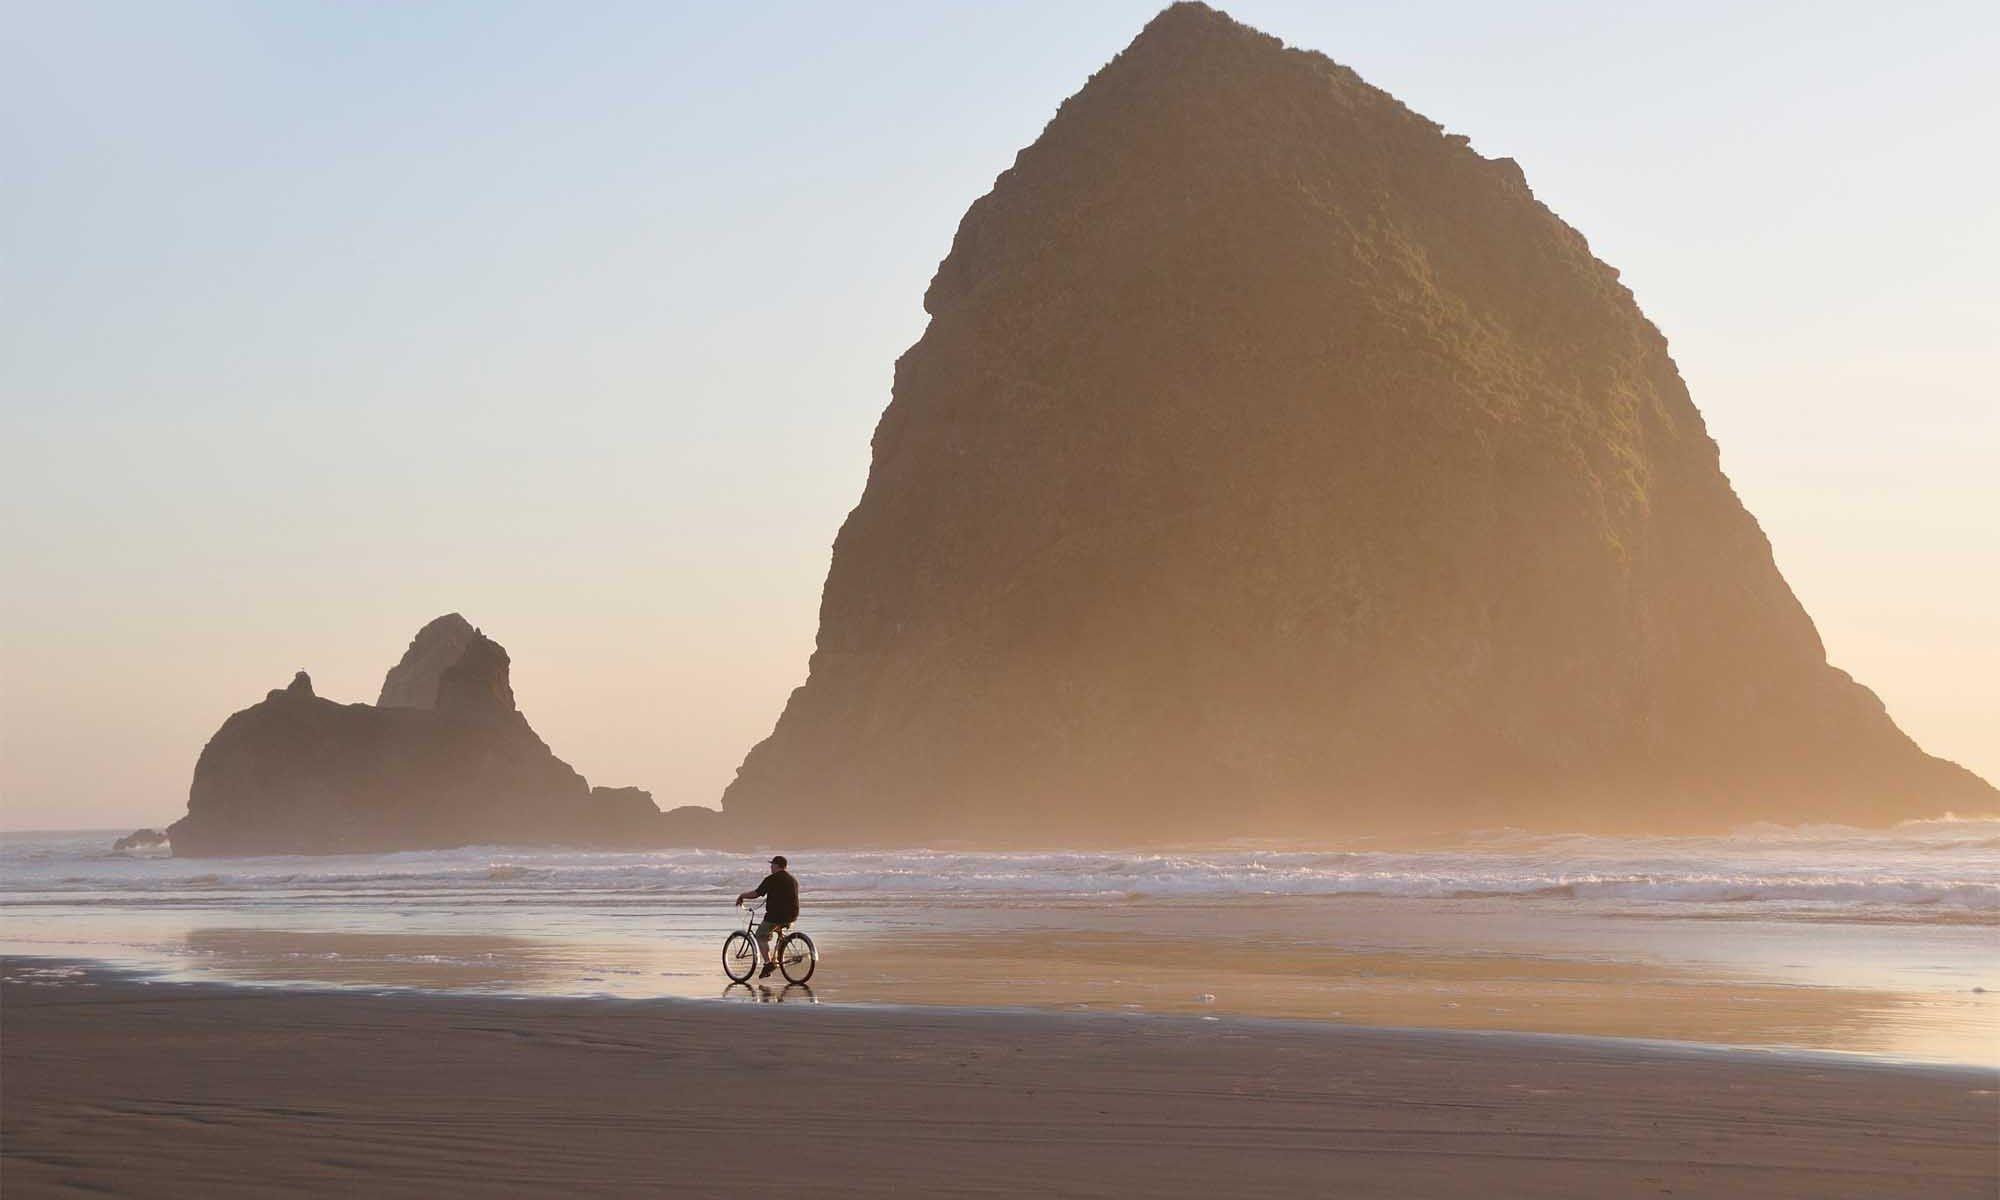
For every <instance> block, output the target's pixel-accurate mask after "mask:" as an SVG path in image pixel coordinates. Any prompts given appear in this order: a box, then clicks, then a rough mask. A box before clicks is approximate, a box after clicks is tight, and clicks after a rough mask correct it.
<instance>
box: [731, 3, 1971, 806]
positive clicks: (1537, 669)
mask: <svg viewBox="0 0 2000 1200" xmlns="http://www.w3.org/2000/svg"><path fill="white" fill-rule="evenodd" d="M924 306H925V308H926V309H927V310H928V311H929V313H930V314H931V318H932V319H931V323H930V326H929V328H928V329H927V330H926V332H925V333H924V335H923V337H922V339H921V340H920V341H918V342H917V344H916V345H915V346H914V347H912V348H911V349H910V350H909V352H908V353H907V354H905V355H904V356H903V358H902V359H901V361H899V362H898V363H897V366H896V378H895V388H894V394H893V398H892V399H891V401H890V403H889V406H888V409H887V411H886V412H885V413H884V414H883V416H882V420H881V423H880V425H879V426H878V428H877V429H876V432H875V439H874V447H873V448H874V460H873V465H872V468H871V470H870V473H869V477H868V484H867V489H866V491H865V492H864V494H863V495H862V497H861V501H860V503H859V505H857V506H856V508H855V509H854V511H853V513H852V514H851V515H850V516H849V517H848V519H847V523H846V524H845V526H844V527H843V528H842V529H841V531H840V536H839V538H838V540H837V541H836V542H835V543H834V550H833V562H832V567H831V570H830V572H829V574H828V577H827V581H826V590H825V594H824V597H823V601H822V605H821V611H820V628H819V643H818V649H817V652H816V653H815V654H814V655H813V658H812V663H811V669H810V676H809V678H808V679H807V681H806V683H805V685H804V686H803V687H801V688H799V689H798V690H797V691H795V692H794V693H793V695H792V698H791V701H790V703H789V704H788V706H787V707H786V709H785V712H784V714H783V716H782V718H781V719H780V720H779V722H778V724H777V728H776V729H775V731H774V732H773V733H772V734H771V736H770V737H769V738H768V739H767V740H766V741H764V742H763V743H762V744H760V745H759V746H757V747H756V748H755V749H754V750H753V751H752V752H751V753H750V755H749V757H748V758H747V759H746V760H745V762H744V764H743V766H742V769H741V771H740V772H739V774H738V776H737V779H736V781H735V783H734V784H733V785H732V786H731V787H730V789H729V791H728V793H727V795H726V796H725V799H724V807H725V811H726V814H727V816H728V817H729V819H730V820H731V822H732V824H733V825H737V826H738V827H743V828H757V829H771V830H784V831H785V832H786V835H787V837H788V838H790V839H793V840H807V839H811V840H819V841H829V842H890V843H909V842H918V841H931V840H945V839H955V840H971V841H991V842H1011V843H1047V842H1057V841H1065V842H1075V841H1098V842H1158V841H1163V840H1176V839H1192V838H1206V837H1217V836H1230V835H1243V834H1251V835H1279V836H1324V835H1340V834H1356V833H1369V832H1398V833H1403V832H1408V833H1415V832H1429V831H1442V830H1453V829H1465V828H1474V827H1493V826H1500V825H1517V826H1528V827H1541V828H1575V829H1634V828H1637V829H1660V830H1689V829H1706V828H1718V827H1726V826H1730V825H1733V824H1736V823H1740V822H1743V821H1748V820H1758V819H1762V820H1775V821H1800V820H1812V821H1842V822H1858V823H1869V824H1879V823H1884V822H1890V821H1893V820H1896V819H1899V818H1904V817H1910V816H1917V815H1925V814H1934V813H1938V812H1940V811H1942V810H1945V809H1947V808H1951V807H1954V806H1956V807H1972V808H1984V809H1992V808H1995V807H2000V795H1996V793H1995V792H1994V790H1993V789H1992V788H1991V787H1989V786H1988V785H1986V784H1985V783H1983V782H1982V781H1980V780H1979V779H1977V778H1976V777H1975V776H1973V775H1971V774H1970V773H1968V772H1966V771H1964V770H1963V769H1961V768H1959V767H1957V766H1955V765H1953V764H1951V763H1948V762H1945V761H1942V760H1940V759H1936V758H1932V757H1930V756H1928V755H1926V754H1925V753H1924V752H1923V751H1921V750H1920V749H1918V747H1917V746H1916V745H1915V744H1914V743H1912V742H1911V740H1910V739H1909V738H1908V737H1907V736H1905V735H1904V734H1903V733H1902V732H1901V731H1900V730H1898V729H1897V727H1896V726H1895V724H1894V723H1893V722H1891V720H1890V719H1889V717H1888V715H1887V714H1886V713H1885V712H1884V710H1883V707H1882V704H1881V703H1880V702H1879V701H1878V700H1877V699H1876V697H1875V696H1874V695H1873V694H1872V693H1871V692H1869V691H1868V690H1867V689H1866V688H1864V687H1862V686H1860V685H1859V684H1857V683H1855V682H1854V681H1853V680H1852V679H1850V678H1849V677H1848V676H1847V675H1846V674H1844V673H1843V672H1841V671H1839V670H1836V669H1835V668H1833V667H1831V666H1829V665H1828V664H1827V661H1826V654H1825V651H1824V649H1823V648H1822V646H1821V643H1820V640H1819V637H1818V634H1817V633H1816V631H1815V630H1814V628H1813V624H1812V621H1811V620H1810V619H1809V618H1808V617H1807V615H1806V613H1805V610H1804V609H1803V608H1802V607H1801V606H1800V604H1799V602H1798V600H1797V599H1796V598H1794V596H1793V595H1792V592H1791V589H1790V588H1789V587H1788V586H1787V585H1786V583H1785V581H1784V579H1783V578H1782V577H1781V576H1780V575H1779V573H1778V570H1777V568H1776V566H1775V565H1774V564H1773V562H1772V556H1771V547H1770V545H1769V543H1768V542H1767V541H1766V540H1765V537H1764V535H1763V533H1762V531H1761V530H1760V529H1759V528H1758V526H1757V523H1756V521H1755V520H1754V519H1752V518H1751V516H1750V514H1749V513H1748V512H1746V511H1745V510H1744V508H1743V505H1742V504H1741V502H1740V501H1739V500H1738V499H1737V497H1736V495H1735V493H1734V492H1733V491H1732V490H1731V488H1730V485H1729V481H1728V480H1727V479H1726V478H1725V477H1724V475H1723V473H1722V470H1721V467H1720V465H1719V462H1718V457H1717V449H1716V445H1715V443H1714V441H1712V440H1711V439H1710V438H1709V436H1708V434H1707V432H1706V430H1705V428H1704V426H1703V424H1702V419H1701V416H1700V414H1699V413H1698V412H1696V410H1695V407H1694V405H1693V403H1692V402H1691V401H1690V399H1689V397H1688V392H1687V388H1686V386H1685V385H1684V384H1683V383H1682V381H1681V378H1680V376H1679V374H1678V372H1677V371H1676V369H1675V366H1674V363H1673V360H1672V359H1671V358H1670V357H1669V356H1668V353H1667V344H1666V341H1665V339H1664V338H1663V337H1661V335H1660V333H1659V331H1658V330H1657V329H1655V328H1654V327H1653V326H1652V324H1651V323H1650V322H1648V321H1647V319H1646V318H1645V316H1644V315H1643V314H1641V312H1640V311H1639V308H1638V306H1637V305H1636V304H1635V303H1634V301H1633V298H1632V295H1631V293H1630V292H1628V291H1627V290H1626V289H1625V288H1624V287H1623V286H1621V285H1620V283H1619V281H1618V273H1617V272H1616V271H1615V270H1613V269H1612V268H1611V267H1609V266H1606V265H1605V264H1604V263H1601V262H1599V261H1598V260H1597V259H1596V258H1594V257H1592V255H1591V253H1590V248H1589V246H1588V245H1587V244H1586V243H1585V241H1584V239H1583V237H1582V235H1580V234H1579V233H1577V231H1575V230H1574V229H1571V228H1570V227H1569V226H1568V225H1566V224H1564V223H1563V222H1562V221H1561V220H1560V219H1558V218H1557V217H1556V216H1555V215H1554V214H1553V213H1551V212H1550V211H1549V210H1548V209H1547V208H1545V207H1543V206H1542V205H1541V204H1540V203H1538V202H1537V201H1536V199H1535V197H1534V194H1533V193H1532V192H1531V191H1530V190H1529V188H1528V185H1527V182H1526V180H1525V179H1524V178H1523V176H1522V172H1521V170H1520V168H1519V167H1518V166H1516V165H1515V164H1514V163H1513V162H1512V161H1511V160H1508V159H1504V158H1503V159H1487V158H1483V157H1481V156H1480V155H1479V154H1477V153H1476V152H1474V151H1473V150H1472V149H1471V147H1470V146H1469V145H1468V144H1467V141H1466V139H1465V138H1463V137H1456V136H1452V135H1450V134H1448V133H1446V132H1445V131H1444V130H1443V129H1442V128H1440V127H1439V126H1438V125H1436V124H1435V123H1433V122H1431V121H1429V120H1426V119H1425V118H1424V117H1422V116H1420V115H1418V114H1416V113H1414V112H1411V111H1410V110H1409V109H1407V108H1405V107H1404V106H1403V105H1402V104H1400V103H1398V102H1397V101H1396V99H1395V98H1394V97H1392V96H1389V95H1388V94H1386V93H1384V92H1382V91H1380V90H1378V89H1376V88H1374V87H1371V86H1369V85H1368V84H1367V83H1364V82H1363V81H1362V80H1361V79H1360V78H1359V77H1358V76H1357V75H1355V74H1354V72H1352V71H1350V70H1348V69H1347V68H1345V67H1342V66H1340V65H1338V64H1336V63H1334V62H1332V61H1330V60H1328V59H1327V58H1325V57H1323V56H1321V55H1319V54H1314V53H1307V52H1302V51H1298V50H1290V49H1287V48H1285V47H1284V46H1283V45H1282V44H1281V43H1280V42H1278V41H1277V40H1276V39H1274V38H1271V37H1267V36H1265V35H1263V34H1261V33H1258V32H1256V31H1254V30H1251V29H1248V28H1245V27H1244V26H1242V25H1239V24H1237V23H1235V22H1234V21H1232V20H1230V19H1229V18H1228V17H1226V16H1223V15H1222V14H1220V13H1217V12H1215V11H1213V10H1211V9H1209V8H1206V7H1204V6H1202V5H1199V4H1178V5H1175V6H1174V7H1172V8H1170V9H1168V10H1166V11H1165V12H1164V13H1162V14H1161V15H1160V16H1159V17H1158V18H1156V19H1155V20H1154V21H1153V22H1152V23H1151V24H1150V25H1148V26H1147V27H1146V29H1145V30H1144V31H1143V32H1142V33H1141V34H1140V35H1139V37H1138V38H1137V40H1135V41H1134V42H1133V43H1132V45H1131V46H1130V47H1129V48H1127V49H1126V50H1125V52H1124V53H1122V54H1120V55H1119V56H1118V57H1117V58H1116V59H1114V60H1113V61H1112V62H1111V63H1110V64H1109V65H1108V66H1106V67H1105V68H1104V69H1103V70H1101V71H1100V72H1098V74H1097V75H1096V76H1094V77H1093V78H1092V79H1091V80H1090V82H1089V83H1088V85H1087V86H1085V87H1084V89H1083V90H1082V91H1081V92H1079V93H1078V94H1077V95H1075V96H1074V97H1072V98H1071V99H1070V100H1069V101H1068V102H1066V103H1065V104H1064V105H1063V106H1062V108H1061V110H1060V111H1059V112H1058V113H1057V114H1056V116H1055V119H1054V120H1053V121H1051V122H1050V123H1049V125H1048V127H1047V128H1046V129H1045V130H1044V131H1043V133H1042V135H1041V137H1040V138H1039V139H1038V140H1037V141H1036V142H1035V143H1034V145H1032V146H1030V147H1028V148H1027V149H1026V150H1024V151H1022V152H1021V154H1020V156H1019V157H1018V158H1017V160H1016V161H1015V164H1014V166H1013V167H1012V168H1011V169H1010V170H1008V171H1007V172H1005V173H1004V174H1002V175H1001V176H1000V178H999V179H998V181H996V183H995V184H994V187H993V190H992V191H991V192H990V193H989V194H987V195H986V196H984V197H982V198H981V199H980V200H978V201H977V202H976V203H975V204H974V205H973V206H972V208H971V210H970V211H969V212H967V213H966V215H965V218H964V220H963V221H962V223H961V224H960V226H959V229H958V235H957V237H956V239H955V240H954V242H953V244H952V248H951V252H950V254H949V256H948V257H947V258H946V259H945V260H944V263H943V265H942V266H940V267H939V269H938V272H937V275H936V278H934V279H933V280H932V282H931V286H930V290H929V291H928V293H927V294H926V296H925V298H924Z"/></svg>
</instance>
